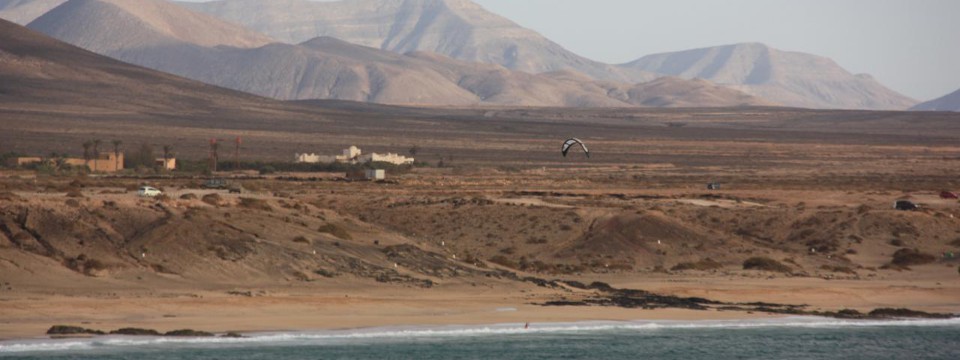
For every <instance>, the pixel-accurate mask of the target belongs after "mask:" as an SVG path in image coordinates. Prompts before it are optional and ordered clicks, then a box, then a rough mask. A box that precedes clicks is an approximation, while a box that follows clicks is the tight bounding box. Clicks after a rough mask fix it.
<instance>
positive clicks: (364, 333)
mask: <svg viewBox="0 0 960 360" xmlns="http://www.w3.org/2000/svg"><path fill="white" fill-rule="evenodd" d="M525 325H529V328H526V327H525ZM896 326H949V327H960V318H953V319H888V320H850V319H835V318H825V317H816V316H773V317H759V318H740V319H702V320H664V319H634V320H623V321H613V320H585V321H576V322H544V323H530V324H525V323H486V324H448V325H388V326H377V327H362V328H340V329H309V330H306V329H305V330H273V331H252V332H246V333H243V334H242V336H240V337H226V336H222V335H218V336H215V337H165V336H132V335H103V336H87V337H65V338H54V337H33V338H16V339H0V354H3V353H7V354H16V353H36V352H57V351H83V350H91V349H93V348H94V343H96V344H98V345H96V347H97V348H100V349H104V348H124V347H133V346H146V345H157V344H165V345H170V344H172V345H181V346H190V345H194V344H204V345H217V344H220V345H223V346H231V345H241V346H242V345H255V344H264V345H271V346H299V345H308V344H315V345H323V344H326V343H324V342H329V343H336V344H342V343H344V342H347V343H349V342H350V341H351V340H356V341H359V342H363V341H367V340H371V339H379V340H383V339H394V340H396V339H399V340H400V341H403V340H413V339H429V338H458V337H482V336H505V335H522V334H525V333H535V334H553V333H571V332H573V333H589V332H596V331H662V330H695V329H704V330H710V329H724V330H734V331H736V330H748V329H758V328H808V329H809V328H823V329H832V328H840V327H856V328H865V327H896Z"/></svg>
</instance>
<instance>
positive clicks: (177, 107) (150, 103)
mask: <svg viewBox="0 0 960 360" xmlns="http://www.w3.org/2000/svg"><path fill="white" fill-rule="evenodd" d="M279 104H280V103H279V102H276V101H272V100H269V99H265V98H259V97H255V96H252V95H249V94H244V93H240V92H236V91H232V90H227V89H223V88H218V87H215V86H210V85H207V84H203V83H200V82H196V81H191V80H187V79H183V78H179V77H176V76H172V75H169V74H164V73H161V72H158V71H154V70H150V69H146V68H141V67H138V66H134V65H130V64H126V63H123V62H120V61H117V60H114V59H111V58H108V57H105V56H102V55H98V54H95V53H92V52H89V51H85V50H83V49H80V48H77V47H75V46H72V45H69V44H66V43H63V42H60V41H57V40H55V39H51V38H49V37H47V36H45V35H43V34H41V33H37V32H34V31H31V30H29V29H27V28H24V27H22V26H19V25H16V24H13V23H10V22H7V21H4V20H0V108H13V109H20V110H22V111H26V110H30V111H33V110H35V109H34V108H33V107H34V106H38V107H42V108H43V111H54V112H56V111H68V112H83V113H103V114H108V113H111V114H112V113H120V112H124V111H131V112H154V113H163V112H168V111H176V112H178V113H185V112H197V113H203V112H207V111H209V110H210V109H212V108H222V109H248V107H249V108H250V109H253V108H260V107H262V108H271V107H279V106H278V105H279Z"/></svg>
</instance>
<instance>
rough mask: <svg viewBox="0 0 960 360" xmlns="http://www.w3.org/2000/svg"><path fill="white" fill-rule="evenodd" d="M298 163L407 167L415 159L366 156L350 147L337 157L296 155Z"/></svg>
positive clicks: (396, 156) (398, 156) (389, 154)
mask: <svg viewBox="0 0 960 360" xmlns="http://www.w3.org/2000/svg"><path fill="white" fill-rule="evenodd" d="M296 156H297V159H296V161H297V162H298V163H310V164H318V163H334V162H341V163H348V164H365V163H368V162H385V163H390V164H394V165H407V164H413V161H414V159H413V158H408V157H406V156H402V155H399V154H395V153H387V154H377V153H370V154H364V153H363V151H362V150H360V148H358V147H356V146H350V147H349V148H346V149H343V153H342V154H340V155H336V156H328V155H317V154H296Z"/></svg>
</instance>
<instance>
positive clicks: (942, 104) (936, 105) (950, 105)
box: [910, 90, 960, 111]
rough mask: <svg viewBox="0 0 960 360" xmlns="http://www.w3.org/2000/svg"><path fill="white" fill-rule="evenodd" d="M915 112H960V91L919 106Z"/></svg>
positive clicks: (915, 108)
mask: <svg viewBox="0 0 960 360" xmlns="http://www.w3.org/2000/svg"><path fill="white" fill-rule="evenodd" d="M910 110H915V111H960V90H957V91H954V92H952V93H950V94H947V95H944V96H943V97H940V98H937V99H933V100H930V101H927V102H925V103H922V104H920V105H917V106H915V107H913V108H912V109H910Z"/></svg>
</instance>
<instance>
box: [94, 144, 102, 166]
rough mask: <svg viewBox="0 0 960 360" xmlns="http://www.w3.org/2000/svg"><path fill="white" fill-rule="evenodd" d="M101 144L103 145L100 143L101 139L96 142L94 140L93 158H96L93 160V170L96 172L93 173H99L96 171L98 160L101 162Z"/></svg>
mask: <svg viewBox="0 0 960 360" xmlns="http://www.w3.org/2000/svg"><path fill="white" fill-rule="evenodd" d="M100 143H102V141H100V139H94V140H93V156H94V158H93V169H94V171H93V172H97V171H96V170H97V163H98V160H100Z"/></svg>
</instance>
